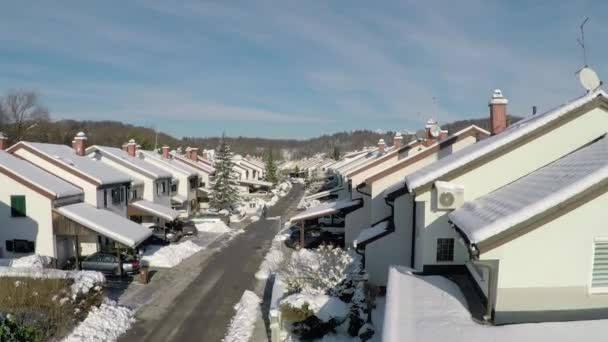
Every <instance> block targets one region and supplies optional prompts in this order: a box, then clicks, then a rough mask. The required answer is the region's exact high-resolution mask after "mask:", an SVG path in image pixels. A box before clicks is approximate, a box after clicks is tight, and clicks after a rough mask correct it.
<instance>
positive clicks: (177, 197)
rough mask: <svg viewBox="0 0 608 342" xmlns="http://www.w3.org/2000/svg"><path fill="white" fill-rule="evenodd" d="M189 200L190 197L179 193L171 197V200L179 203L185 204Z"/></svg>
mask: <svg viewBox="0 0 608 342" xmlns="http://www.w3.org/2000/svg"><path fill="white" fill-rule="evenodd" d="M187 200H188V199H187V198H186V197H185V196H183V195H179V194H176V195H173V196H172V197H171V201H173V202H175V203H179V204H184V203H186V201H187Z"/></svg>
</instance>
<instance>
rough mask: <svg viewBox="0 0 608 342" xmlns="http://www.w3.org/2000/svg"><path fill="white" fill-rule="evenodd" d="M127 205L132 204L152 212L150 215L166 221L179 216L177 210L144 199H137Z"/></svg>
mask: <svg viewBox="0 0 608 342" xmlns="http://www.w3.org/2000/svg"><path fill="white" fill-rule="evenodd" d="M129 205H131V206H133V207H134V208H137V209H140V210H143V211H145V212H147V213H149V214H152V216H156V217H160V218H162V219H165V220H167V221H173V220H175V219H176V218H177V217H178V216H179V213H178V212H177V211H175V210H173V209H171V208H169V207H166V206H164V205H162V204H158V203H154V202H150V201H146V200H138V201H135V202H133V203H131V204H129Z"/></svg>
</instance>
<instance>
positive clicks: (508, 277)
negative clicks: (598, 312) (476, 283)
mask: <svg viewBox="0 0 608 342" xmlns="http://www.w3.org/2000/svg"><path fill="white" fill-rule="evenodd" d="M607 207H608V194H607V193H604V194H603V195H601V196H599V197H597V198H595V199H593V200H591V201H590V202H587V203H585V204H583V205H582V206H580V207H578V208H576V209H574V210H572V211H570V212H568V213H566V214H564V215H562V216H561V217H558V218H556V219H554V220H553V221H550V222H548V223H546V224H544V225H542V226H540V227H538V228H537V229H534V230H532V231H530V232H528V233H526V234H524V235H521V236H519V237H518V238H516V239H513V240H511V241H509V242H507V243H505V244H503V245H500V246H498V247H496V248H494V249H491V250H489V251H488V252H486V253H483V254H482V255H480V260H498V285H497V287H498V296H497V303H496V311H497V312H517V311H530V310H532V311H543V310H545V311H547V310H566V309H576V310H580V309H588V308H608V296H607V295H606V294H589V291H588V288H589V286H590V282H591V274H592V267H593V244H594V239H595V238H608V229H606V222H608V211H607V210H606V208H607Z"/></svg>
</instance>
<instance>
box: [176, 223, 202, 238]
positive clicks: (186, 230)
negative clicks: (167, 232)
mask: <svg viewBox="0 0 608 342" xmlns="http://www.w3.org/2000/svg"><path fill="white" fill-rule="evenodd" d="M173 227H174V229H175V230H177V231H180V232H181V233H182V235H196V234H198V230H197V229H196V226H195V225H194V222H193V221H191V220H188V221H177V222H175V223H174V224H173Z"/></svg>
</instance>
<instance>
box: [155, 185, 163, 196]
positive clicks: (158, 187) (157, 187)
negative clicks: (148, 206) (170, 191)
mask: <svg viewBox="0 0 608 342" xmlns="http://www.w3.org/2000/svg"><path fill="white" fill-rule="evenodd" d="M161 184H163V183H162V182H160V183H159V182H157V183H156V194H157V195H160V194H162V192H161V188H160V185H161Z"/></svg>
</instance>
